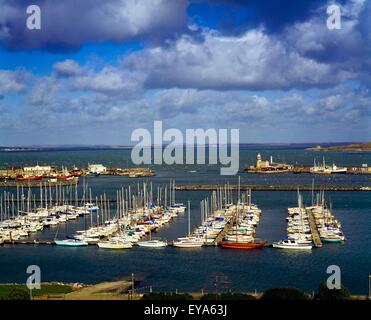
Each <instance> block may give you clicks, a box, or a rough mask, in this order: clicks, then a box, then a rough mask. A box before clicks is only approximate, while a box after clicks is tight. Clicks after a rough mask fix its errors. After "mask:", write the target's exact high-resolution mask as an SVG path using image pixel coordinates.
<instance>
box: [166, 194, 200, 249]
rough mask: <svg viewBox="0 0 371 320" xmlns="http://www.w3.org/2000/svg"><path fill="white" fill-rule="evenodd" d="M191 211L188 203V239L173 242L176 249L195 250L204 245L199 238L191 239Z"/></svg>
mask: <svg viewBox="0 0 371 320" xmlns="http://www.w3.org/2000/svg"><path fill="white" fill-rule="evenodd" d="M190 234H191V209H190V202H189V201H188V237H184V238H178V239H177V240H175V241H173V246H174V247H177V248H197V247H202V246H203V245H204V239H203V238H199V237H191V236H190Z"/></svg>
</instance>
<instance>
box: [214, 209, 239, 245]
mask: <svg viewBox="0 0 371 320" xmlns="http://www.w3.org/2000/svg"><path fill="white" fill-rule="evenodd" d="M235 223H236V215H233V217H232V218H231V219H230V220H229V222H228V223H227V224H226V225H225V227H224V229H223V230H222V231H221V232H220V233H219V234H218V236H217V237H216V238H215V240H214V242H213V244H212V245H214V246H217V245H219V243H220V242H222V241H223V238H224V236H225V234H226V233H228V231H229V230H230V229H231V228H232V227H233V225H234V224H235Z"/></svg>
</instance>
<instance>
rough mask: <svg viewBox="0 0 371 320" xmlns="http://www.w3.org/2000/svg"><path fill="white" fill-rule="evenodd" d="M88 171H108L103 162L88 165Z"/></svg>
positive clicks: (97, 172) (94, 172)
mask: <svg viewBox="0 0 371 320" xmlns="http://www.w3.org/2000/svg"><path fill="white" fill-rule="evenodd" d="M88 171H89V173H91V174H101V173H103V172H106V171H107V167H105V166H104V165H102V164H90V163H89V165H88Z"/></svg>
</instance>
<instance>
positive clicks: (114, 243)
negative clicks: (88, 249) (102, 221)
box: [97, 239, 133, 249]
mask: <svg viewBox="0 0 371 320" xmlns="http://www.w3.org/2000/svg"><path fill="white" fill-rule="evenodd" d="M97 244H98V247H99V248H102V249H131V248H132V247H133V244H132V243H131V242H127V241H122V240H119V239H110V240H107V241H100V242H98V243H97Z"/></svg>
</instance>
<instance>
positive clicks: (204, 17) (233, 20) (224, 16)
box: [189, 0, 349, 34]
mask: <svg viewBox="0 0 371 320" xmlns="http://www.w3.org/2000/svg"><path fill="white" fill-rule="evenodd" d="M347 2H349V1H348V0H338V1H336V3H338V4H341V5H343V4H345V3H347ZM327 3H328V1H327V0H280V1H264V0H263V1H262V0H198V1H196V0H194V1H191V5H190V7H189V12H191V13H193V16H194V18H195V19H196V20H198V21H204V22H205V23H206V24H207V23H209V24H211V25H214V26H215V27H217V29H218V30H219V31H222V32H223V33H229V34H231V33H233V34H240V33H242V32H245V31H246V29H250V28H256V27H258V26H260V25H264V27H265V29H266V31H267V32H268V33H279V32H281V31H282V30H283V29H284V28H286V27H287V26H290V25H292V24H294V23H297V22H300V21H304V20H307V19H309V18H311V17H312V15H313V14H317V11H318V9H319V8H321V7H323V6H326V5H327ZM324 14H325V12H324Z"/></svg>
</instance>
